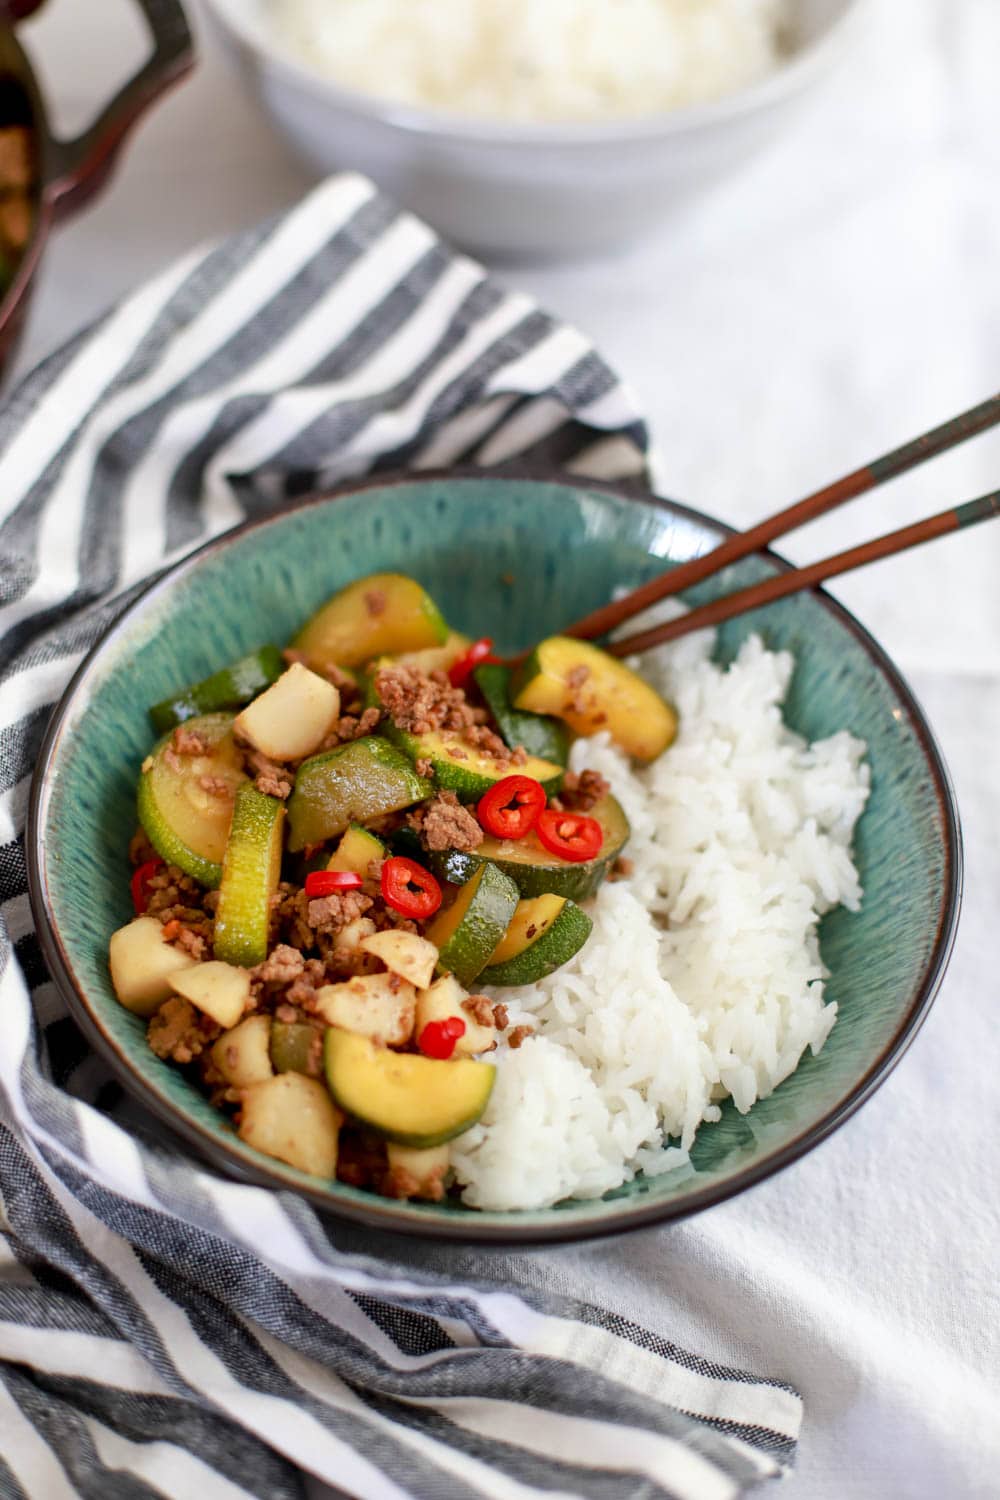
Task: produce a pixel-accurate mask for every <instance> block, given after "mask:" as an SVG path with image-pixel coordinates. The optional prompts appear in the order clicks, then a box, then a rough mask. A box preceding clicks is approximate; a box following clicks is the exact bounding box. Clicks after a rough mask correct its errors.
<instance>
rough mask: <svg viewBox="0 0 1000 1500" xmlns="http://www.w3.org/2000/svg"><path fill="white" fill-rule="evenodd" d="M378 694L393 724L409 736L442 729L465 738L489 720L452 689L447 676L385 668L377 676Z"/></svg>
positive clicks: (402, 667) (455, 689) (441, 673)
mask: <svg viewBox="0 0 1000 1500" xmlns="http://www.w3.org/2000/svg"><path fill="white" fill-rule="evenodd" d="M375 690H376V692H377V693H378V696H379V699H380V700H381V702H382V704H383V706H384V708H385V710H386V712H387V713H388V715H389V717H390V718H391V719H392V721H393V723H395V724H396V725H397V726H398V727H399V728H400V729H403V730H406V731H407V733H409V734H429V733H430V732H431V731H432V730H434V729H442V730H451V731H453V732H454V733H456V734H461V735H463V736H464V735H465V734H466V732H467V731H468V730H469V729H471V728H473V727H474V726H476V725H480V724H482V723H483V722H484V721H485V719H486V713H485V710H483V709H478V708H473V707H472V705H471V704H470V703H469V702H468V700H467V699H466V696H465V694H464V692H463V691H462V689H461V688H455V687H452V685H451V683H450V682H449V681H448V674H447V673H446V672H421V671H420V669H419V668H418V667H411V666H394V667H382V668H380V669H379V671H378V672H377V673H376V674H375Z"/></svg>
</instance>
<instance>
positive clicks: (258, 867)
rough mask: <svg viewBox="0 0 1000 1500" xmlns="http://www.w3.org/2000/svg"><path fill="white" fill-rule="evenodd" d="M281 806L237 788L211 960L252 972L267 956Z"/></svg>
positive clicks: (277, 871) (277, 869) (278, 870)
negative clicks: (213, 956)
mask: <svg viewBox="0 0 1000 1500" xmlns="http://www.w3.org/2000/svg"><path fill="white" fill-rule="evenodd" d="M284 823H285V805H284V803H283V802H279V801H278V799H277V798H276V797H265V796H264V794H263V792H258V791H257V789H256V787H252V786H244V787H240V789H239V791H238V792H237V793H236V802H235V805H234V807H233V822H232V827H231V828H230V831H229V843H228V844H227V845H226V853H225V858H224V859H223V861H222V880H221V883H220V885H219V904H218V907H217V908H216V913H215V938H214V943H213V948H214V953H215V957H216V958H219V959H222V960H223V961H224V962H225V963H229V964H238V965H239V966H240V967H242V968H247V969H252V968H253V967H254V965H255V964H260V963H263V962H264V959H265V958H266V957H267V939H268V929H269V927H270V916H271V897H272V896H273V895H274V892H275V891H276V890H277V888H278V878H279V875H280V873H281V838H282V833H283V831H284Z"/></svg>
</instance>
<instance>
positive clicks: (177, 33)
mask: <svg viewBox="0 0 1000 1500" xmlns="http://www.w3.org/2000/svg"><path fill="white" fill-rule="evenodd" d="M38 3H39V0H7V6H8V8H13V6H15V5H16V6H17V7H18V8H19V9H20V11H21V13H22V14H27V13H28V12H29V11H30V10H33V9H34V8H35V6H36V5H37V4H38ZM138 5H139V8H140V10H141V11H142V12H143V14H144V15H145V17H146V22H147V25H148V27H149V32H150V36H151V39H152V43H153V50H152V52H151V53H150V55H149V57H148V58H147V59H146V62H145V63H144V64H143V66H142V67H141V68H140V69H139V71H138V73H136V74H135V75H134V77H132V78H130V79H129V81H128V82H127V83H126V84H124V85H123V87H122V88H121V89H120V90H119V91H118V93H117V94H116V95H115V97H114V98H113V99H112V100H111V102H110V104H108V105H106V106H105V108H104V109H103V110H102V111H101V113H100V114H99V115H98V117H97V119H96V120H94V122H93V124H92V125H90V126H89V127H88V128H87V129H86V130H85V131H84V132H83V134H82V135H78V136H77V137H76V139H75V140H71V141H62V140H58V139H56V138H55V137H54V136H50V137H49V139H48V140H47V142H46V150H45V156H44V161H45V184H44V189H43V192H44V197H45V201H46V203H47V204H48V206H49V209H50V211H51V213H52V217H53V219H55V220H59V219H62V218H65V217H66V216H67V215H69V214H72V213H75V212H76V210H77V209H79V208H82V207H83V205H84V204H85V203H86V202H87V201H88V199H89V198H91V197H92V196H93V195H94V193H96V192H97V191H98V190H99V189H100V188H101V187H103V185H104V183H105V181H106V180H107V178H108V177H109V175H110V173H111V170H112V168H113V167H114V164H115V161H116V159H117V156H118V152H119V150H120V148H121V146H122V145H123V143H124V141H125V139H126V138H127V136H128V135H129V133H130V132H131V130H132V129H133V127H134V126H135V125H136V124H137V123H138V122H139V120H140V119H141V118H142V116H143V115H144V114H145V113H146V110H147V109H149V107H150V106H151V105H152V104H155V102H156V101H157V99H159V98H160V97H161V96H162V95H163V94H165V93H166V92H167V91H168V89H170V88H172V87H173V85H174V84H175V83H178V82H179V81H180V79H182V78H183V77H184V75H185V74H186V73H187V72H188V71H189V70H190V69H191V68H192V67H193V65H194V44H193V42H192V40H191V31H190V29H189V27H188V23H187V19H186V18H185V15H184V12H183V10H182V9H181V7H180V4H179V3H178V0H138Z"/></svg>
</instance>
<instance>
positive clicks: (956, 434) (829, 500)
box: [563, 394, 1000, 656]
mask: <svg viewBox="0 0 1000 1500" xmlns="http://www.w3.org/2000/svg"><path fill="white" fill-rule="evenodd" d="M997 423H1000V394H998V395H996V396H991V397H990V399H989V400H988V401H983V402H982V403H981V404H980V405H979V406H973V407H971V408H970V409H969V410H968V411H965V412H962V413H961V414H960V415H959V416H957V417H953V418H952V419H951V421H950V422H945V423H943V424H942V425H941V426H940V427H934V428H932V429H931V430H930V431H929V432H925V433H923V434H922V435H921V436H920V437H917V438H914V439H913V440H912V442H909V443H904V444H903V446H902V447H901V448H894V449H893V450H892V452H890V453H886V454H883V455H882V457H881V458H876V459H874V460H873V461H872V462H871V463H869V464H865V465H864V467H863V468H860V469H855V470H854V471H853V473H850V474H845V475H844V477H843V478H842V479H837V480H834V482H833V483H832V484H828V485H826V486H824V488H823V489H821V490H816V491H815V493H814V494H811V495H807V496H806V497H805V499H803V500H798V501H796V503H795V504H794V505H789V506H788V507H787V508H786V509H785V510H779V511H777V512H776V513H775V514H774V515H773V516H769V517H767V519H766V520H764V521H760V522H758V524H757V525H756V526H752V527H751V528H750V530H749V531H740V532H736V533H735V534H734V535H733V536H731V537H727V539H726V540H725V541H724V542H720V544H719V546H718V547H715V548H713V549H712V551H711V552H706V553H704V554H703V556H701V557H693V558H691V559H690V561H688V562H684V563H680V564H678V566H677V567H675V568H671V569H670V570H669V571H668V572H666V573H663V574H661V575H660V576H659V577H657V578H652V579H650V581H649V582H648V583H644V584H642V585H641V587H639V588H637V589H633V590H632V592H631V593H629V594H626V595H625V596H624V597H623V598H621V599H616V600H615V601H614V602H613V603H611V604H605V605H603V606H602V608H600V609H595V610H594V611H593V613H592V614H589V615H585V616H584V618H583V619H582V620H577V621H576V623H575V624H573V625H570V626H568V627H567V628H566V629H565V630H564V631H563V634H564V635H573V636H578V637H580V638H582V639H585V640H593V639H595V638H597V637H599V636H604V635H607V634H608V632H609V631H611V630H615V629H617V627H618V626H619V625H622V624H624V622H625V621H626V620H631V619H632V618H633V616H635V615H637V614H639V613H640V612H641V611H642V610H644V609H648V608H649V606H650V605H651V604H656V603H657V602H658V601H659V600H660V599H666V598H669V597H670V596H671V595H673V594H679V593H680V592H681V591H682V590H683V589H687V588H691V587H692V586H693V585H694V584H696V583H700V582H701V580H702V579H703V578H709V577H711V575H712V574H713V573H718V572H719V571H720V570H721V569H722V568H725V567H728V565H729V564H730V563H734V562H736V561H737V560H738V559H739V558H741V557H747V556H748V555H749V554H750V553H751V552H757V551H758V550H759V549H760V548H761V547H766V546H767V545H768V543H769V542H773V541H774V540H775V538H776V537H780V536H785V535H786V533H788V532H790V531H795V530H796V529H797V528H798V527H799V526H804V525H805V524H806V522H807V521H814V520H815V519H816V518H817V517H818V516H822V515H825V514H826V513H827V512H828V511H831V510H834V509H835V508H836V507H837V506H838V505H843V504H844V503H845V501H848V500H854V499H856V498H857V497H858V496H859V495H864V494H867V492H868V491H869V490H873V489H876V488H877V487H878V486H879V485H880V484H885V482H886V481H887V480H889V479H894V478H895V477H896V476H897V475H898V474H905V473H906V472H907V470H909V469H915V468H916V467H917V466H918V465H919V464H922V463H926V462H927V460H928V459H931V458H935V457H936V456H937V455H938V454H939V453H945V452H947V450H948V449H949V448H954V447H956V446H957V445H958V444H959V443H964V442H965V441H966V440H967V439H968V438H971V437H975V436H976V435H977V434H978V433H980V432H985V431H986V430H987V429H988V428H990V427H993V426H995V425H996V424H997ZM996 515H1000V490H994V491H993V492H992V493H991V494H988V495H981V496H979V498H978V499H976V500H968V501H966V503H965V504H964V505H956V506H953V507H952V508H951V509H949V510H942V511H939V512H938V514H937V515H934V516H928V518H927V519H926V520H924V521H916V522H914V524H913V525H912V526H903V527H901V528H900V530H898V531H890V532H888V533H887V534H886V535H885V536H880V537H876V538H875V539H874V541H871V542H863V543H862V544H861V545H860V546H858V547H851V548H849V549H848V550H847V551H846V552H838V553H836V554H835V555H834V556H833V557H826V558H823V559H821V561H819V562H815V563H810V564H809V565H808V566H807V567H804V568H794V569H791V570H790V571H788V572H786V573H778V574H777V575H776V576H775V577H773V578H767V579H765V580H764V581H763V582H762V583H755V584H753V585H751V587H750V588H745V589H740V590H739V591H738V592H737V593H733V594H727V595H725V596H724V597H723V598H721V599H716V600H715V601H714V602H713V603H711V604H704V605H702V606H701V607H700V608H698V609H692V610H690V611H689V612H688V613H687V614H684V615H681V616H679V617H678V618H677V619H674V620H668V621H666V622H665V623H663V624H662V625H656V626H654V627H653V628H652V629H650V630H642V631H639V632H638V633H637V634H636V635H630V636H626V637H625V638H624V639H621V640H615V641H611V642H609V643H608V644H607V646H606V648H605V649H606V650H607V651H609V652H610V653H611V655H612V656H631V655H632V654H633V652H636V651H646V650H648V649H649V647H650V646H659V645H662V643H663V642H664V641H672V640H676V638H677V637H678V636H681V635H687V634H688V633H689V632H690V631H692V630H702V629H704V628H705V627H707V626H710V625H718V624H720V623H721V622H722V621H723V620H730V619H732V618H733V616H734V615H741V614H743V613H745V611H746V610H749V609H757V608H759V607H760V606H761V605H762V604H770V603H771V602H772V601H773V600H775V599H783V598H784V597H785V596H786V595H788V594H796V593H798V592H799V591H800V590H801V589H807V588H812V587H813V585H814V584H817V583H823V582H824V580H826V579H827V578H836V577H837V576H838V574H840V573H848V572H850V571H851V569H852V568H861V567H864V565H865V564H866V563H871V562H877V561H878V559H879V558H880V557H891V556H892V554H893V553H894V552H905V551H906V549H907V548H908V547H918V546H920V545H921V543H923V542H930V541H933V540H934V538H935V537H939V536H944V535H945V534H946V533H947V532H949V531H958V530H959V528H960V527H963V526H974V525H975V524H976V522H977V521H988V520H989V519H990V518H991V517H992V516H996Z"/></svg>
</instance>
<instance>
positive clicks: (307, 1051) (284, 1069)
mask: <svg viewBox="0 0 1000 1500" xmlns="http://www.w3.org/2000/svg"><path fill="white" fill-rule="evenodd" d="M265 1020H267V1024H268V1026H269V1027H270V1032H271V1037H270V1040H271V1062H272V1063H273V1064H274V1071H275V1072H276V1073H306V1074H310V1073H312V1072H314V1068H313V1067H312V1066H311V1063H312V1061H313V1058H314V1057H321V1056H322V1051H320V1052H317V1051H316V1050H315V1049H316V1039H317V1037H321V1036H322V1034H323V1028H322V1027H321V1026H310V1025H309V1024H308V1022H305V1021H271V1020H269V1019H268V1018H266V1017H265ZM243 1024H244V1025H246V1022H244V1023H243Z"/></svg>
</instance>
